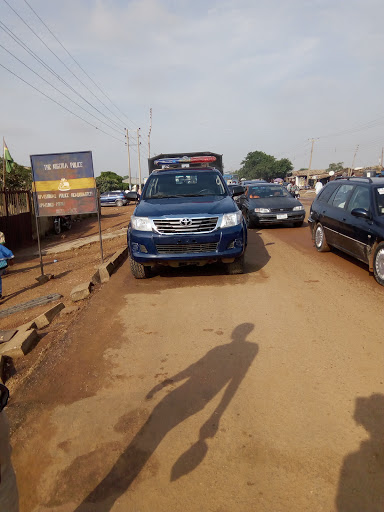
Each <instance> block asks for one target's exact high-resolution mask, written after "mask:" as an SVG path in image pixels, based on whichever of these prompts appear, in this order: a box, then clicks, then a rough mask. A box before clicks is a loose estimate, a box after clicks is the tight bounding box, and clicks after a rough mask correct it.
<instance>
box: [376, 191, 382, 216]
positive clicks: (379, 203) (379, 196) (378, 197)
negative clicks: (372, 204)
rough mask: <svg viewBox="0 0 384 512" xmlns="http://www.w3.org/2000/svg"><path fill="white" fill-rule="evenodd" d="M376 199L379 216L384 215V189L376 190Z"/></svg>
mask: <svg viewBox="0 0 384 512" xmlns="http://www.w3.org/2000/svg"><path fill="white" fill-rule="evenodd" d="M375 198H376V204H377V211H378V212H379V215H384V187H379V188H376V190H375Z"/></svg>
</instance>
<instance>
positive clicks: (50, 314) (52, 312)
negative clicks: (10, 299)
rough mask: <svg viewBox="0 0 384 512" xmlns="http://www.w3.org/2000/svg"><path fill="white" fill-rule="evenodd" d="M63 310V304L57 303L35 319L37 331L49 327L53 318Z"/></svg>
mask: <svg viewBox="0 0 384 512" xmlns="http://www.w3.org/2000/svg"><path fill="white" fill-rule="evenodd" d="M64 308H65V306H64V304H63V303H62V302H59V303H58V304H56V305H55V306H53V307H52V308H50V309H48V310H47V311H45V313H43V314H41V315H40V316H38V317H37V318H35V324H36V327H37V328H38V329H43V328H44V327H47V325H49V324H50V323H51V322H52V320H53V319H54V318H55V316H56V315H58V314H59V313H60V311H61V310H62V309H64Z"/></svg>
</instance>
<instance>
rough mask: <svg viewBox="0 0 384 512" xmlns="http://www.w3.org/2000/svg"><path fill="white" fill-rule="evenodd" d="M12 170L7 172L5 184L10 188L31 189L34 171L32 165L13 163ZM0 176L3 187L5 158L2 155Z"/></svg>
mask: <svg viewBox="0 0 384 512" xmlns="http://www.w3.org/2000/svg"><path fill="white" fill-rule="evenodd" d="M11 166H12V170H11V172H8V171H6V172H5V186H6V188H7V189H9V190H31V188H32V171H31V169H30V167H24V166H22V165H19V164H17V163H16V162H13V163H12V165H11ZM0 176H1V188H3V187H4V183H3V159H2V158H1V157H0Z"/></svg>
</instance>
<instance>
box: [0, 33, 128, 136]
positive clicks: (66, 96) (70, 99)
mask: <svg viewBox="0 0 384 512" xmlns="http://www.w3.org/2000/svg"><path fill="white" fill-rule="evenodd" d="M0 47H1V48H3V49H4V50H5V51H6V52H8V53H9V54H10V55H12V57H13V58H14V59H16V60H17V61H19V62H20V63H21V64H23V66H25V67H26V68H27V69H29V70H30V71H32V73H34V74H35V75H37V76H38V77H39V78H41V79H42V80H44V82H46V83H47V84H48V85H50V86H51V87H52V88H53V89H55V90H56V91H57V92H59V93H60V94H62V95H63V96H64V97H65V98H67V99H68V100H69V101H72V103H74V104H75V105H76V106H78V107H80V108H81V109H82V110H84V112H86V113H87V114H89V115H90V116H92V117H94V118H95V119H97V120H98V121H100V123H103V124H105V126H107V127H108V128H110V129H111V130H114V131H115V132H117V133H120V131H119V130H117V129H116V128H113V126H110V125H108V124H107V123H106V122H104V121H103V120H102V119H99V118H98V117H97V116H95V115H94V114H92V112H89V111H88V110H87V109H85V108H84V107H82V106H81V105H80V104H79V103H77V102H76V101H74V100H73V99H72V98H70V97H69V96H68V95H67V94H65V93H64V92H62V91H60V89H58V88H57V87H55V86H54V85H52V84H51V83H49V82H48V80H46V79H45V78H44V77H43V76H41V75H40V74H39V73H37V72H36V71H35V70H33V69H32V68H31V67H29V66H28V64H25V62H23V61H22V60H21V59H19V58H18V57H17V56H16V55H14V54H13V53H12V52H11V51H9V50H8V49H7V48H5V46H3V45H2V44H1V43H0Z"/></svg>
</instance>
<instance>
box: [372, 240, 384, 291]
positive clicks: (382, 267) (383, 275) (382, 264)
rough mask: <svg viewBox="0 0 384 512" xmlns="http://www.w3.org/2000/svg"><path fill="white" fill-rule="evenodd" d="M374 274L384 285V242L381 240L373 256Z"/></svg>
mask: <svg viewBox="0 0 384 512" xmlns="http://www.w3.org/2000/svg"><path fill="white" fill-rule="evenodd" d="M373 275H374V276H375V279H376V281H377V282H378V283H379V284H381V286H384V242H380V243H379V245H378V246H377V247H376V250H375V255H374V257H373Z"/></svg>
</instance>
